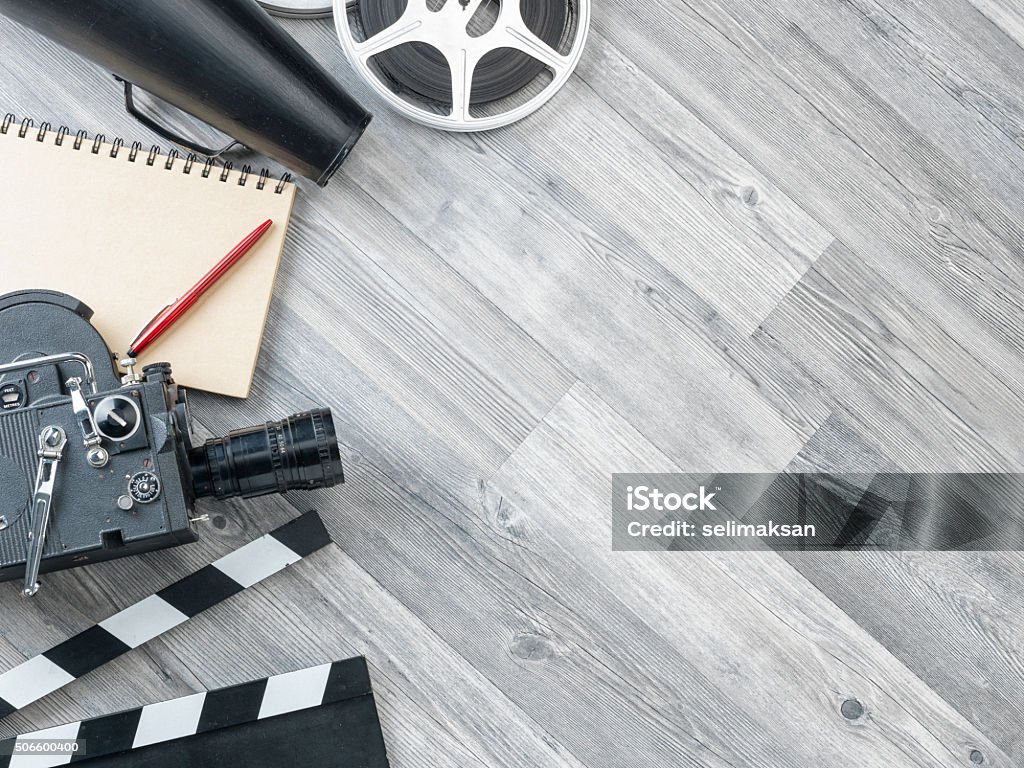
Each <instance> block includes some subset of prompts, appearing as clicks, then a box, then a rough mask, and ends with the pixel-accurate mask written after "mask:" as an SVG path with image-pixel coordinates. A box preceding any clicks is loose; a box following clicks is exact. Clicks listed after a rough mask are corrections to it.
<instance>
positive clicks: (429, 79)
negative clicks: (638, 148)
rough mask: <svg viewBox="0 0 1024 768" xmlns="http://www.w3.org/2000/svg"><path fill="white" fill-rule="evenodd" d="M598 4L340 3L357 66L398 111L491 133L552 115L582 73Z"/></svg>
mask: <svg viewBox="0 0 1024 768" xmlns="http://www.w3.org/2000/svg"><path fill="white" fill-rule="evenodd" d="M590 3H591V0H355V2H353V1H352V0H334V22H335V26H336V27H337V30H338V38H339V39H340V41H341V45H342V48H344V50H345V54H346V55H347V56H348V59H349V61H350V62H351V64H352V66H353V67H354V68H355V70H356V71H357V72H358V73H359V74H360V76H361V77H362V78H363V79H364V80H366V82H367V83H368V84H369V85H370V86H371V87H372V88H373V89H374V90H375V91H377V92H378V93H379V94H380V95H381V96H382V97H383V98H384V99H385V100H386V101H387V102H388V103H389V104H390V105H391V106H392V107H394V108H395V109H397V110H398V111H399V112H401V113H402V114H404V115H405V116H406V117H409V118H411V119H412V120H415V121H416V122H419V123H423V124H425V125H429V126H432V127H434V128H441V129H444V130H449V131H481V130H488V129H490V128H497V127H499V126H502V125H508V124H509V123H512V122H515V121H516V120H520V119H522V118H524V117H526V116H527V115H529V114H531V113H533V112H534V111H536V110H537V109H539V108H540V107H541V106H543V105H544V104H545V103H546V102H547V101H548V99H550V98H551V97H552V96H554V95H555V93H556V92H557V91H558V90H559V89H560V88H561V87H562V86H563V85H564V84H565V83H566V81H567V80H568V79H569V76H570V75H571V74H572V73H573V70H574V69H575V68H576V64H577V63H578V62H579V59H580V56H581V55H582V53H583V48H584V46H585V44H586V38H587V32H588V29H589V26H590Z"/></svg>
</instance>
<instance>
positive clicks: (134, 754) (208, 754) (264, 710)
mask: <svg viewBox="0 0 1024 768" xmlns="http://www.w3.org/2000/svg"><path fill="white" fill-rule="evenodd" d="M330 541H331V540H330V536H329V534H328V533H327V529H326V528H324V525H323V522H322V521H321V520H320V517H319V515H317V514H316V512H309V513H306V514H305V515H302V516H301V517H299V518H298V519H296V520H294V521H293V522H291V523H289V524H287V525H285V526H283V527H281V528H278V529H277V530H276V531H272V532H271V533H268V534H267V535H266V536H263V537H261V538H259V539H256V540H255V541H253V542H251V543H249V544H246V545H245V546H243V547H241V548H240V549H237V550H235V551H234V552H232V553H231V554H229V555H227V556H225V557H223V558H221V559H220V560H218V561H216V562H215V563H213V564H211V565H208V566H206V567H205V568H202V569H200V570H199V571H197V572H196V573H194V574H192V575H191V576H187V577H185V578H184V579H182V580H180V581H178V582H176V583H175V584H172V585H171V586H169V587H167V588H166V589H163V590H161V591H160V592H158V593H156V594H155V595H151V596H150V597H148V598H146V599H145V600H142V601H141V602H138V603H136V604H135V605H133V606H131V607H129V608H126V609H125V610H123V611H121V612H120V613H117V614H115V615H114V616H111V617H110V618H109V619H107V620H105V621H102V622H100V623H99V624H97V625H95V626H93V627H90V628H89V629H87V630H85V631H84V632H81V633H79V634H78V635H76V636H75V637H73V638H71V639H70V640H67V641H65V642H64V643H61V644H60V645H58V646H56V647H54V648H52V649H50V650H49V651H46V652H45V653H43V654H40V655H39V656H36V657H35V658H32V659H29V660H28V661H26V662H25V663H23V664H21V665H19V666H17V667H15V668H14V669H12V670H10V671H8V672H6V673H4V674H2V675H0V718H3V717H6V716H8V715H10V714H12V713H14V712H17V711H18V710H20V709H22V708H24V707H26V706H28V705H29V704H31V703H33V702H35V701H38V700H39V699H41V698H43V697H44V696H47V695H49V694H51V693H53V692H54V691H57V690H59V689H61V688H63V687H64V686H65V685H67V684H69V683H71V682H72V681H74V680H77V679H78V678H79V677H82V676H83V675H86V674H88V673H89V672H92V671H93V670H96V669H98V668H99V667H101V666H103V665H104V664H106V663H107V662H109V661H111V660H113V659H115V658H117V657H118V656H121V655H122V654H125V653H127V652H129V651H130V650H132V649H133V648H137V647H139V646H140V645H142V644H144V643H146V642H149V641H150V640H152V639H153V638H155V637H158V636H160V635H162V634H164V633H165V632H167V631H169V630H171V629H173V628H174V627H176V626H179V625H180V624H183V623H184V622H186V621H188V620H189V619H191V618H193V617H195V616H197V615H198V614H200V613H202V612H203V611H206V610H208V609H209V608H212V607H213V606H214V605H217V604H219V603H221V602H223V601H225V600H227V599H228V598H230V597H232V596H233V595H236V594H238V593H239V592H242V591H244V590H246V589H248V588H249V587H251V586H253V585H254V584H258V583H259V582H261V581H263V580H264V579H266V578H268V577H269V576H272V575H273V574H275V573H278V572H279V571H281V570H283V569H284V568H286V567H288V566H289V565H292V564H294V563H297V562H299V561H300V560H302V559H303V558H305V557H307V556H309V555H311V554H313V553H314V552H317V551H319V550H320V549H323V548H324V547H325V546H327V545H328V544H329V543H330ZM62 745H67V746H66V748H63V749H58V747H60V746H62ZM43 750H48V751H43ZM80 763H88V765H89V766H90V768H103V767H104V766H111V768H114V767H117V768H128V767H129V766H131V767H132V768H134V767H135V766H139V767H140V768H162V767H163V766H167V768H172V767H173V768H201V767H204V766H211V767H214V768H235V767H236V766H237V768H242V767H243V766H244V767H245V768H278V767H279V766H288V765H298V766H324V767H328V768H329V767H330V766H345V767H346V768H387V766H388V761H387V754H386V751H385V747H384V739H383V735H382V733H381V726H380V719H379V717H378V715H377V707H376V703H375V701H374V698H373V691H372V688H371V685H370V676H369V672H368V670H367V666H366V661H365V659H362V658H357V659H349V660H347V661H340V662H335V663H333V664H324V665H321V666H317V667H311V668H309V669H304V670H298V671H296V672H290V673H287V674H283V675H277V676H274V677H269V678H264V679H262V680H256V681H253V682H249V683H244V684H242V685H236V686H232V687H230V688H224V689H220V690H216V691H209V692H205V693H197V694H193V695H191V696H185V697H183V698H180V699H173V700H171V701H165V702H161V703H158V704H152V705H150V706H147V707H142V708H140V709H134V710H129V711H126V712H119V713H116V714H112V715H107V716H105V717H99V718H96V719H93V720H85V721H81V722H77V723H68V724H66V725H61V726H57V727H55V728H48V729H46V730H43V731H38V732H35V733H28V734H23V735H21V736H18V737H16V738H13V739H9V740H7V741H3V742H0V768H50V767H51V766H60V765H70V764H74V765H77V764H80Z"/></svg>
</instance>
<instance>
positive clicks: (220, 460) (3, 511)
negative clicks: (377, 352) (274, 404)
mask: <svg viewBox="0 0 1024 768" xmlns="http://www.w3.org/2000/svg"><path fill="white" fill-rule="evenodd" d="M91 316H92V311H91V310H90V309H89V308H88V307H87V306H85V305H84V304H82V303H81V302H80V301H78V300H77V299H74V298H72V297H70V296H67V295H65V294H60V293H53V292H48V291H26V292H21V293H13V294H8V295H6V296H0V581H8V580H11V579H16V578H20V577H24V593H25V595H26V596H32V595H34V594H35V593H36V592H37V591H38V589H39V583H38V577H39V574H40V573H45V572H49V571H56V570H61V569H65V568H72V567H75V566H78V565H83V564H86V563H93V562H98V561H101V560H111V559H114V558H118V557H124V556H126V555H134V554H138V553H140V552H147V551H150V550H154V549H162V548H165V547H171V546H175V545H177V544H185V543H188V542H192V541H195V540H196V532H195V522H194V520H193V518H192V513H193V511H194V507H195V501H196V499H197V498H199V497H206V496H213V497H216V498H218V499H226V498H231V497H236V496H241V497H252V496H260V495H264V494H268V493H284V492H285V491H287V490H292V489H299V488H324V487H329V486H332V485H335V484H336V483H340V482H342V481H343V475H342V466H341V456H340V451H339V448H338V442H337V438H336V436H335V431H334V423H333V420H332V418H331V412H330V411H329V410H327V409H316V410H312V411H308V412H305V413H299V414H296V415H294V416H290V417H288V418H286V419H283V420H281V421H277V422H269V423H267V424H266V425H264V426H260V427H252V428H249V429H243V430H238V431H235V432H232V433H231V434H229V435H228V436H226V437H221V438H214V439H211V440H208V441H207V442H206V443H205V444H204V445H199V446H193V444H192V440H191V435H190V423H189V413H188V404H187V400H186V397H185V390H183V389H181V388H179V387H178V386H177V385H175V383H174V380H173V379H172V378H171V367H170V365H169V364H167V363H158V364H155V365H148V366H146V367H145V368H144V369H143V370H142V373H141V374H137V373H135V371H134V365H133V361H123V362H125V363H126V368H127V373H126V374H122V373H120V372H119V371H118V368H117V366H116V357H115V356H114V355H113V354H112V353H111V351H110V350H109V349H108V348H107V346H106V343H105V342H104V341H103V339H102V337H101V336H100V334H99V333H98V332H97V331H96V329H95V328H93V326H92V325H91V324H90V322H89V320H90V318H91Z"/></svg>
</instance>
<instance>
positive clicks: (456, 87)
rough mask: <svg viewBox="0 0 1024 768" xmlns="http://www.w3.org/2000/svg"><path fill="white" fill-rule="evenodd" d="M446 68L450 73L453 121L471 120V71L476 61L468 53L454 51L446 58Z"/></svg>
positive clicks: (475, 58)
mask: <svg viewBox="0 0 1024 768" xmlns="http://www.w3.org/2000/svg"><path fill="white" fill-rule="evenodd" d="M447 58H448V66H449V67H450V68H451V71H452V111H451V117H452V118H454V119H455V120H472V116H471V115H470V113H469V105H470V99H471V98H472V95H473V70H474V69H475V68H476V63H477V61H478V59H477V57H476V56H472V57H471V56H470V53H469V51H466V50H461V51H456V53H455V55H454V56H448V57H447Z"/></svg>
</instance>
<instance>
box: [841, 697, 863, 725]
mask: <svg viewBox="0 0 1024 768" xmlns="http://www.w3.org/2000/svg"><path fill="white" fill-rule="evenodd" d="M839 711H840V712H842V713H843V717H845V718H846V719H847V720H856V719H857V718H858V717H860V716H861V715H863V714H864V705H863V704H861V703H860V702H859V701H857V699H847V700H846V701H844V702H843V703H842V705H841V706H840V707H839Z"/></svg>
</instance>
